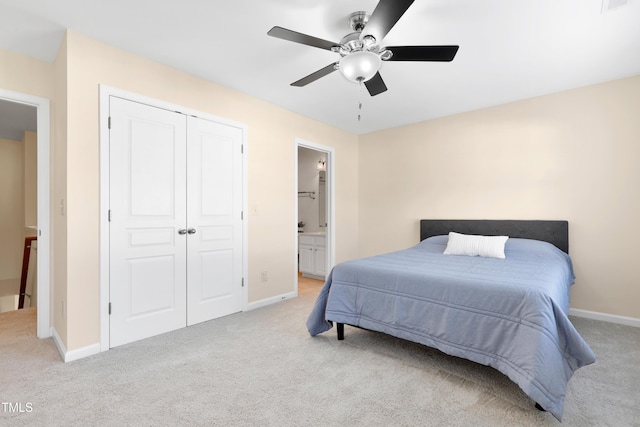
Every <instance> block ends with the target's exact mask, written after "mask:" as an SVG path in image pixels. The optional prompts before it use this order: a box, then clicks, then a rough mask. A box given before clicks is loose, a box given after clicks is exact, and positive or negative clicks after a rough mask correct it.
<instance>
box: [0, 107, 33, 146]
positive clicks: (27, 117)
mask: <svg viewBox="0 0 640 427" xmlns="http://www.w3.org/2000/svg"><path fill="white" fill-rule="evenodd" d="M37 116H38V111H37V109H36V107H34V106H31V105H25V104H19V103H16V102H9V101H5V100H3V99H0V139H11V140H14V141H22V137H23V136H24V131H26V130H28V131H31V132H35V131H36V130H37V121H38V118H37Z"/></svg>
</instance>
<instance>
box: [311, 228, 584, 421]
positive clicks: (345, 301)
mask: <svg viewBox="0 0 640 427" xmlns="http://www.w3.org/2000/svg"><path fill="white" fill-rule="evenodd" d="M449 232H456V233H462V234H463V235H469V234H471V235H484V236H501V235H502V236H509V238H508V239H507V240H506V243H503V249H504V256H505V258H504V259H501V258H492V257H491V258H490V257H485V256H463V255H445V254H444V252H445V249H447V244H448V241H449ZM452 239H453V237H452ZM420 240H421V241H420V243H418V244H417V245H416V246H413V247H411V248H408V249H405V250H401V251H397V252H392V253H389V254H383V255H378V256H373V257H368V258H363V259H359V260H353V261H347V262H344V263H341V264H338V265H336V266H335V267H334V268H333V269H332V271H331V272H330V274H329V276H328V277H327V280H326V283H325V284H324V286H323V288H322V290H321V291H320V294H319V296H318V299H317V300H316V303H315V305H314V307H313V310H312V312H311V314H310V316H309V318H308V320H307V328H308V330H309V333H310V334H311V335H312V336H315V335H317V334H320V333H323V332H326V331H328V330H329V329H331V328H332V327H333V323H336V324H337V330H338V339H343V338H344V325H345V324H346V325H352V326H356V327H359V328H364V329H369V330H373V331H378V332H383V333H386V334H389V335H392V336H395V337H398V338H402V339H406V340H409V341H413V342H416V343H420V344H424V345H427V346H429V347H433V348H436V349H438V350H440V351H442V352H444V353H447V354H449V355H452V356H457V357H462V358H465V359H469V360H471V361H474V362H477V363H480V364H483V365H487V366H491V367H493V368H495V369H497V370H499V371H500V372H502V373H503V374H505V375H507V376H508V377H509V378H510V379H511V380H512V381H513V382H515V383H516V384H517V385H518V386H519V387H520V388H521V389H522V390H523V391H524V392H525V393H526V394H527V395H528V396H529V397H530V398H531V399H533V401H534V402H536V406H537V407H538V408H539V409H544V410H546V411H548V412H550V413H551V414H552V415H553V416H554V417H556V418H557V419H558V420H560V421H561V420H562V412H563V406H564V398H565V394H566V390H567V384H568V382H569V380H570V379H571V377H572V376H573V374H574V372H575V371H576V370H577V369H579V368H580V367H582V366H585V365H588V364H591V363H593V362H594V361H595V355H594V353H593V351H592V350H591V349H590V348H589V346H588V345H587V343H586V342H585V341H584V340H583V339H582V337H581V336H580V335H579V334H578V332H577V331H576V329H575V328H574V327H573V325H572V324H571V321H570V320H569V318H568V316H567V312H568V310H569V288H570V286H571V285H572V284H573V282H574V278H575V277H574V273H573V267H572V263H571V259H570V258H569V255H568V251H569V238H568V223H567V222H566V221H516V220H479V221H475V220H421V221H420Z"/></svg>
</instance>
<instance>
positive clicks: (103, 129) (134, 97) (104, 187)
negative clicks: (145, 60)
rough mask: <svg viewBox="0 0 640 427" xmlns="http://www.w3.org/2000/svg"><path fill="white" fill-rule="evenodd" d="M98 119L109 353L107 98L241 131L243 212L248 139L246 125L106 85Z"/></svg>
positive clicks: (105, 346) (103, 326)
mask: <svg viewBox="0 0 640 427" xmlns="http://www.w3.org/2000/svg"><path fill="white" fill-rule="evenodd" d="M99 92H100V94H99V120H100V351H101V352H103V351H107V350H109V347H110V343H109V246H110V242H109V218H108V215H109V162H110V158H109V156H110V154H109V98H110V97H111V96H115V97H118V98H123V99H126V100H128V101H132V102H138V103H141V104H146V105H149V106H151V107H156V108H162V109H165V110H169V111H175V112H179V113H182V114H186V115H189V116H195V117H199V118H201V119H205V120H210V121H213V122H217V123H222V124H226V125H229V126H234V127H237V128H240V129H242V146H243V156H242V212H247V205H248V203H247V200H248V182H247V176H248V168H247V165H248V160H247V159H248V157H249V156H248V152H249V147H248V141H249V139H248V136H247V126H246V125H245V124H243V123H238V122H235V121H232V120H228V119H225V118H222V117H218V116H214V115H212V114H208V113H204V112H202V111H198V110H194V109H192V108H188V107H184V106H181V105H177V104H174V103H172V102H167V101H162V100H159V99H155V98H151V97H148V96H144V95H139V94H136V93H133V92H129V91H126V90H122V89H117V88H114V87H111V86H107V85H100V88H99ZM243 218H244V219H243V221H242V277H244V278H247V277H248V276H249V274H248V272H249V270H248V245H247V243H248V238H247V237H248V236H247V230H248V222H249V221H248V215H243ZM244 283H245V286H244V287H243V288H242V310H243V311H244V310H246V307H247V305H248V295H249V292H248V281H247V280H245V281H244Z"/></svg>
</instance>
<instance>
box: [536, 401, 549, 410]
mask: <svg viewBox="0 0 640 427" xmlns="http://www.w3.org/2000/svg"><path fill="white" fill-rule="evenodd" d="M536 409H537V410H538V411H542V412H547V411H546V410H545V409H544V408H543V407H542V406H540V404H539V403H538V402H536Z"/></svg>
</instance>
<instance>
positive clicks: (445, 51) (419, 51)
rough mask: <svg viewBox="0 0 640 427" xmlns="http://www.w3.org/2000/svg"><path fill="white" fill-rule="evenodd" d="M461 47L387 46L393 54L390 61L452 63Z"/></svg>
mask: <svg viewBox="0 0 640 427" xmlns="http://www.w3.org/2000/svg"><path fill="white" fill-rule="evenodd" d="M458 48H459V46H387V48H386V49H387V50H390V51H391V52H392V53H393V56H391V58H390V59H388V61H444V62H449V61H452V60H453V58H454V57H455V56H456V53H457V52H458Z"/></svg>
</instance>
